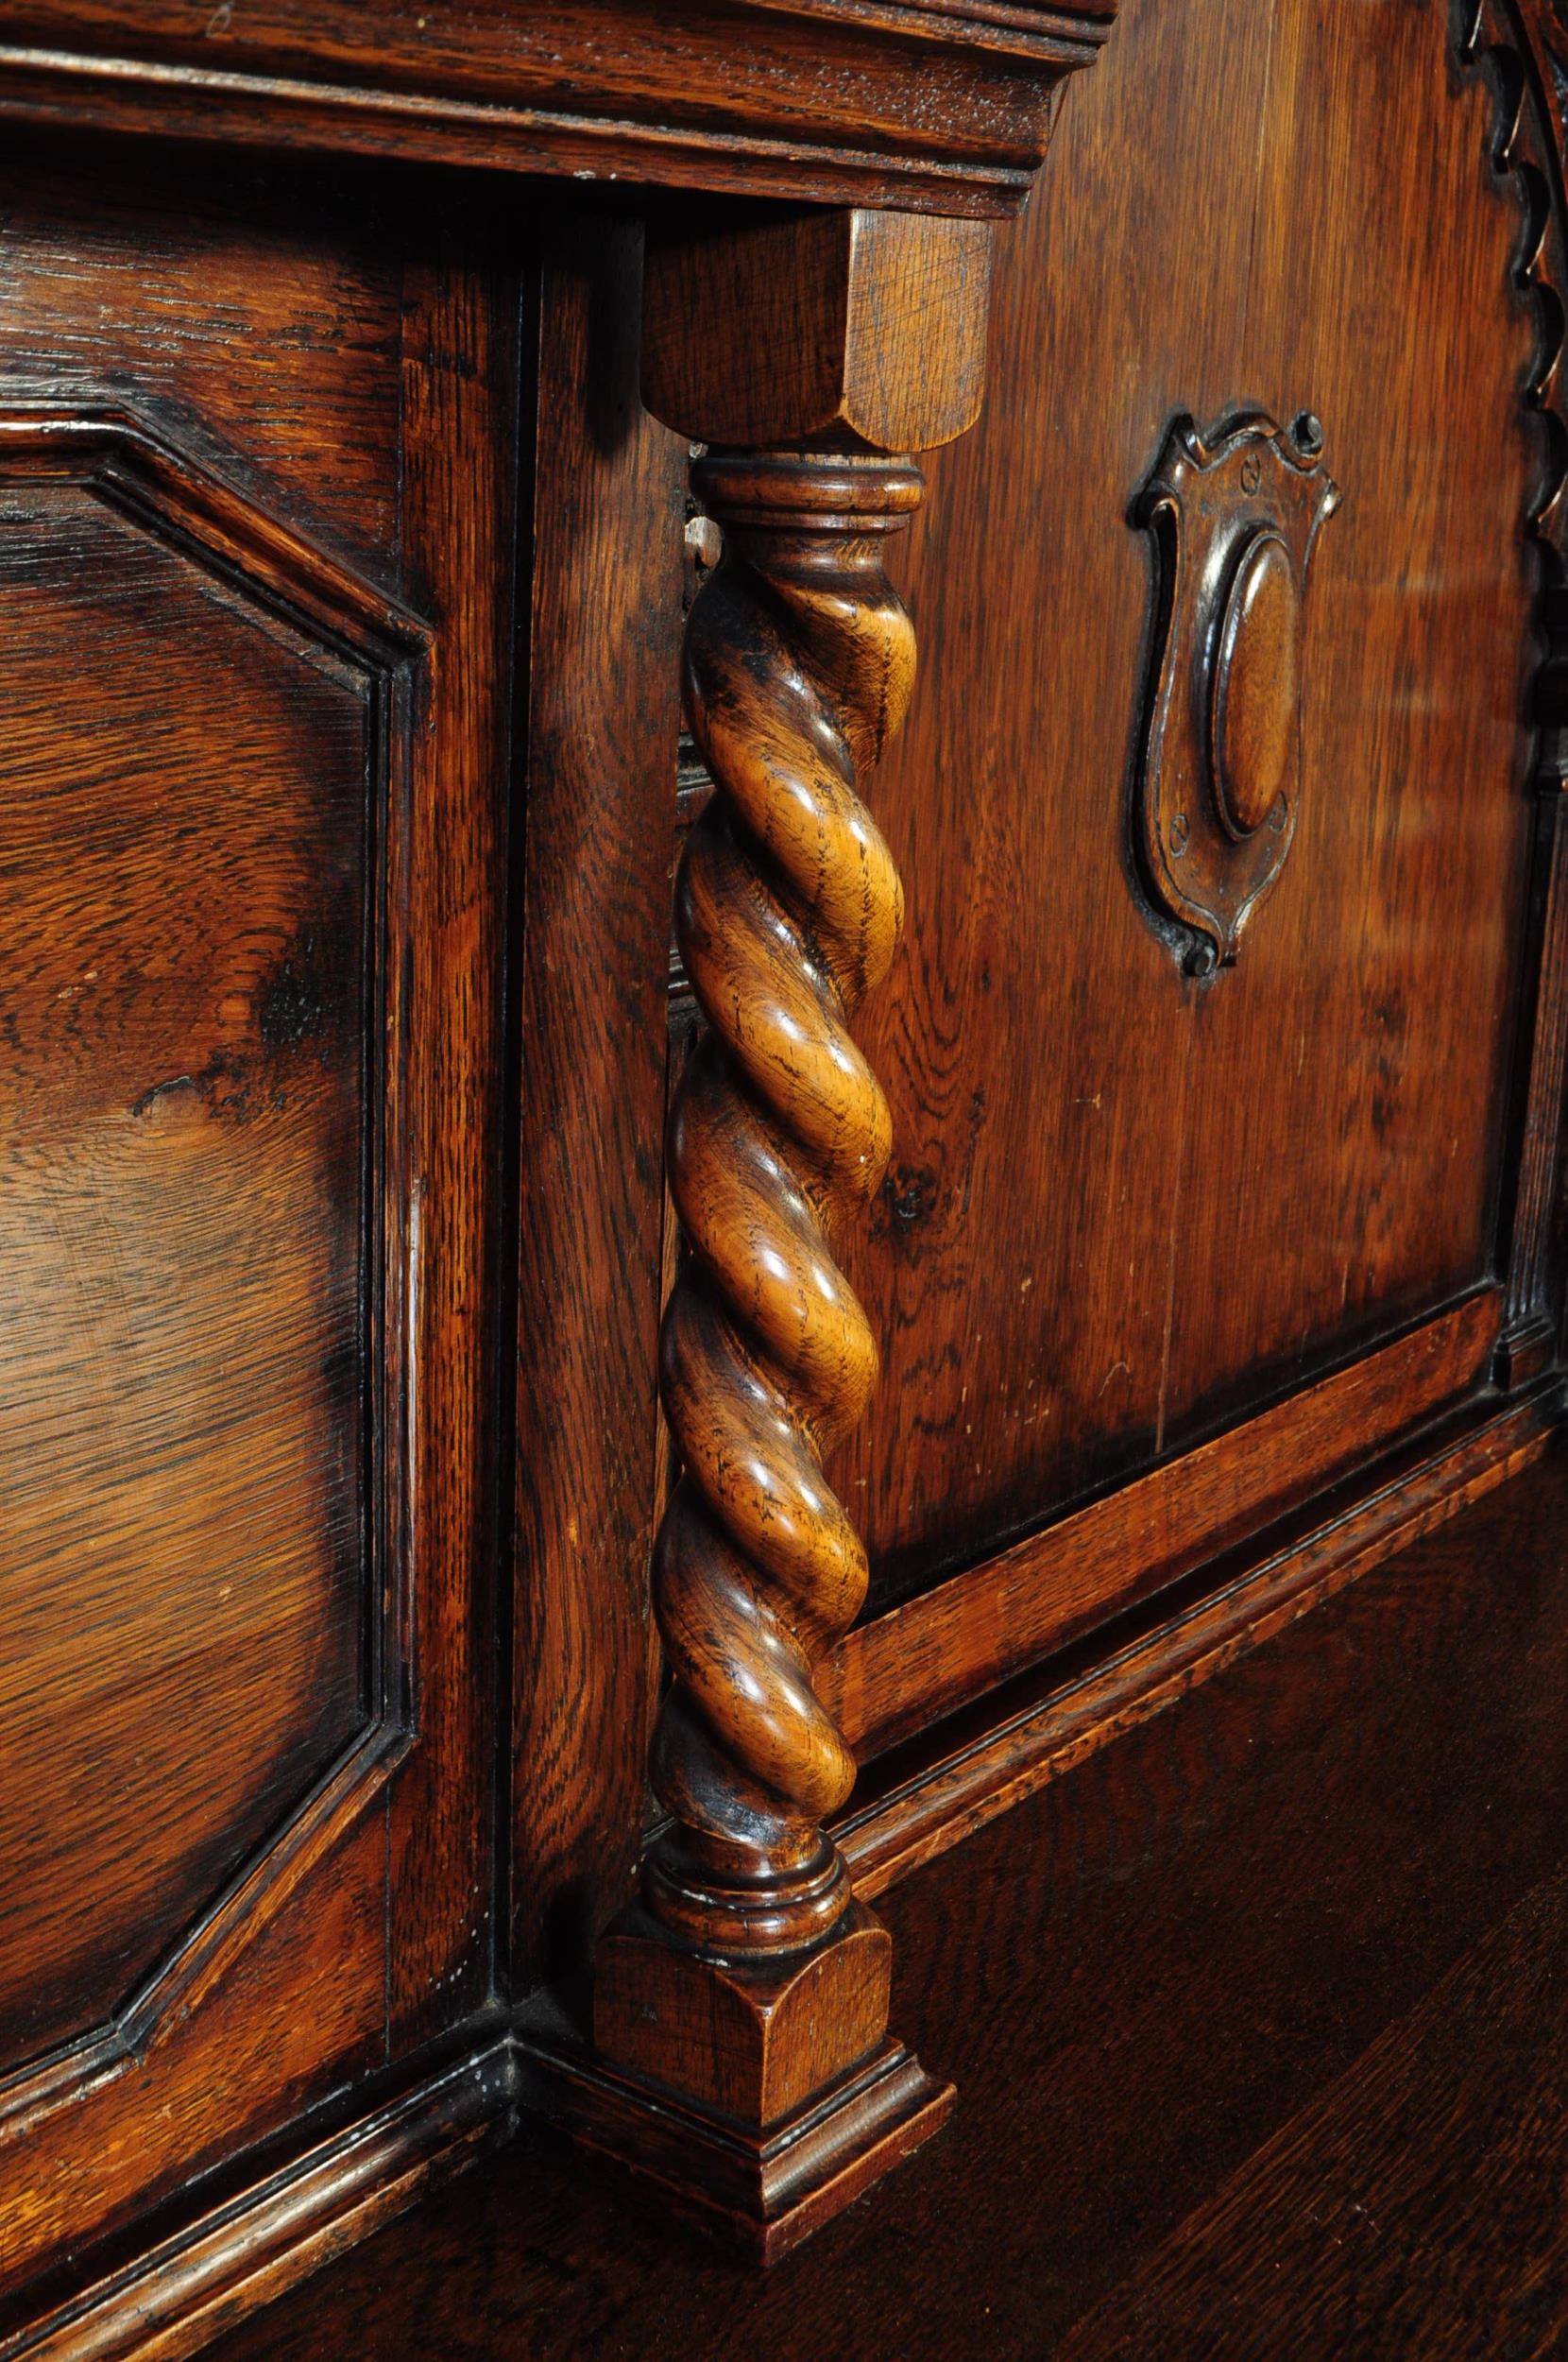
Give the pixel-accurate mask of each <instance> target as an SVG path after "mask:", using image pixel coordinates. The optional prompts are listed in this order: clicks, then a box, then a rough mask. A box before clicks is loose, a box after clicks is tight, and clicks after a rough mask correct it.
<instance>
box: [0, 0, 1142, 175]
mask: <svg viewBox="0 0 1568 2362" xmlns="http://www.w3.org/2000/svg"><path fill="white" fill-rule="evenodd" d="M1115 17H1116V0H1006V5H1005V6H1000V7H998V6H997V5H995V0H936V5H932V0H686V5H684V6H683V7H681V8H680V9H671V8H669V7H666V6H664V5H662V4H661V0H571V5H567V4H566V0H554V5H551V6H549V7H542V8H541V7H537V6H533V5H529V6H526V7H524V6H515V5H503V6H489V7H486V8H484V9H474V8H471V7H466V6H464V5H462V0H373V5H371V6H368V7H367V6H366V5H363V0H217V5H216V6H215V7H213V8H195V9H193V8H190V7H188V6H182V5H179V0H158V5H154V6H150V7H149V6H146V5H145V0H7V4H6V5H5V6H4V7H0V113H4V114H5V115H6V116H8V117H9V119H10V120H11V121H12V122H13V123H15V122H21V123H43V124H48V125H71V126H83V125H85V126H86V127H88V128H91V129H93V130H94V131H102V130H105V129H113V130H121V131H133V132H144V133H145V132H151V133H153V134H155V135H156V136H158V137H162V138H167V137H169V136H170V135H171V134H172V135H176V136H179V137H183V138H186V139H195V140H202V141H212V140H215V139H222V140H227V141H238V142H241V143H246V144H259V145H266V146H269V147H273V148H279V147H294V148H317V149H348V150H357V151H358V152H360V153H362V154H368V155H371V156H379V157H387V156H392V157H406V158H415V159H418V160H421V161H424V162H429V163H443V164H479V165H487V166H493V167H498V168H501V169H504V170H507V171H522V172H533V173H552V174H557V175H562V176H565V175H567V174H570V175H571V177H572V178H573V179H574V180H595V179H599V178H603V179H605V180H636V181H642V182H652V183H655V184H657V183H660V182H673V183H674V184H676V185H678V186H684V187H691V186H696V187H699V188H703V189H725V190H733V191H736V192H738V193H740V194H742V195H746V196H757V195H763V196H767V195H775V196H780V197H808V198H812V199H815V200H817V201H823V200H829V201H836V202H838V203H841V204H842V203H848V204H857V205H892V206H899V207H907V208H909V209H912V210H914V211H917V212H929V213H932V214H944V215H954V214H958V215H962V214H980V215H985V214H1009V213H1012V212H1014V210H1015V209H1016V207H1017V206H1018V205H1019V204H1020V203H1021V202H1022V200H1023V199H1024V197H1026V196H1027V194H1028V191H1029V188H1030V184H1031V179H1032V176H1033V174H1034V172H1035V170H1036V168H1037V167H1038V165H1039V163H1040V159H1041V157H1042V155H1043V154H1044V152H1045V148H1046V143H1047V141H1048V138H1049V135H1050V130H1051V126H1052V123H1053V121H1054V116H1055V99H1056V95H1057V92H1058V89H1059V86H1060V85H1061V83H1062V82H1063V81H1064V80H1065V77H1067V76H1068V75H1070V74H1073V73H1075V72H1077V71H1078V70H1080V69H1081V68H1082V67H1083V66H1086V65H1088V64H1090V63H1092V62H1093V60H1094V58H1095V55H1096V52H1097V50H1098V49H1099V45H1100V44H1101V43H1103V42H1104V40H1105V39H1106V36H1107V35H1108V34H1109V32H1110V30H1111V26H1112V24H1113V22H1114V20H1115Z"/></svg>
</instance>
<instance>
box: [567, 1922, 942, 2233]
mask: <svg viewBox="0 0 1568 2362" xmlns="http://www.w3.org/2000/svg"><path fill="white" fill-rule="evenodd" d="M890 1953H891V1946H890V1943H889V1939H888V1935H887V1931H886V1929H885V1928H884V1927H883V1926H881V1925H880V1923H879V1922H878V1921H877V1920H876V1919H874V1918H873V1917H872V1915H871V1913H870V1912H869V1911H868V1910H866V1909H865V1908H864V1907H863V1906H862V1905H860V1904H852V1905H851V1906H850V1908H849V1909H848V1910H847V1911H846V1912H845V1914H844V1919H843V1921H842V1922H841V1923H840V1925H839V1926H838V1927H837V1928H835V1929H834V1931H833V1933H832V1934H831V1935H830V1936H829V1937H828V1938H827V1942H826V1943H823V1944H821V1945H819V1946H818V1947H816V1948H815V1949H814V1950H812V1951H810V1952H806V1953H797V1954H793V1955H790V1956H787V1957H785V1958H784V1959H782V1960H774V1961H766V1962H756V1961H746V1962H741V1961H732V1962H721V1961H712V1960H703V1959H700V1958H699V1957H697V1956H696V1955H694V1954H692V1953H690V1952H688V1951H685V1950H683V1949H682V1948H681V1947H680V1946H679V1945H678V1944H677V1943H674V1942H673V1940H672V1939H671V1938H670V1937H669V1936H668V1935H666V1934H665V1932H664V1931H663V1929H662V1928H660V1927H659V1926H657V1925H656V1923H655V1922H654V1921H652V1920H651V1919H649V1918H648V1917H647V1915H646V1914H645V1913H643V1912H642V1911H641V1910H633V1911H628V1912H627V1913H625V1914H624V1915H623V1916H622V1918H621V1919H620V1920H618V1921H617V1922H616V1924H615V1926H613V1927H611V1928H610V1929H609V1930H608V1931H607V1932H606V1934H605V1938H604V1939H603V1941H602V1943H601V1944H600V1947H599V1956H598V1982H597V1987H596V1994H595V2003H594V2036H595V2042H596V2045H597V2047H596V2051H595V2053H594V2054H593V2055H591V2056H590V2055H588V2054H586V2053H585V2054H578V2053H572V2052H569V2051H567V2050H566V2049H565V2048H564V2047H563V2048H559V2049H557V2048H554V2046H552V2047H551V2048H550V2049H549V2050H548V2051H546V2050H544V2049H542V2048H541V2049H536V2050H534V2051H533V2052H532V2054H531V2056H530V2059H529V2062H528V2066H527V2068H526V2069H525V2073H526V2075H527V2078H528V2080H529V2082H531V2083H535V2084H536V2085H537V2104H538V2105H539V2107H540V2108H541V2110H542V2112H543V2113H544V2114H546V2115H547V2116H549V2117H550V2118H551V2120H552V2121H554V2123H555V2124H557V2125H558V2126H559V2127H560V2129H561V2130H563V2131H566V2132H568V2133H570V2135H571V2138H572V2139H573V2140H574V2141H576V2142H578V2143H579V2144H580V2145H581V2146H582V2147H584V2148H590V2149H593V2150H595V2151H596V2152H597V2153H598V2154H600V2155H602V2156H605V2157H608V2158H611V2159H613V2160H614V2161H615V2162H616V2163H617V2164H619V2165H622V2166H624V2167H626V2168H627V2169H628V2170H630V2171H631V2172H633V2173H635V2174H636V2175H638V2176H639V2179H640V2180H641V2182H643V2183H644V2185H645V2186H647V2187H649V2188H650V2189H652V2190H656V2192H657V2194H658V2197H659V2198H660V2199H661V2200H662V2202H663V2203H664V2204H665V2205H667V2206H668V2207H670V2208H671V2210H672V2211H673V2212H675V2213H678V2214H680V2215H681V2216H683V2217H686V2218H687V2219H688V2220H690V2221H693V2222H696V2223H698V2224H700V2225H702V2226H704V2227H706V2228H707V2229H708V2230H709V2231H712V2232H715V2233H717V2234H719V2235H720V2236H721V2237H723V2238H724V2241H725V2243H726V2244H727V2245H729V2246H730V2247H732V2248H736V2249H738V2250H739V2251H741V2253H742V2254H744V2255H746V2256H748V2257H749V2258H751V2259H752V2260H753V2261H755V2262H758V2263H762V2264H771V2263H774V2262H775V2261H776V2260H777V2258H778V2257H779V2256H781V2255H785V2254H787V2253H788V2252H789V2251H790V2250H791V2249H792V2248H793V2247H796V2246H798V2244H799V2243H800V2241H801V2240H802V2239H804V2238H807V2237H809V2236H810V2234H811V2232H813V2231H815V2230H816V2229H817V2228H818V2227H819V2226H820V2225H821V2224H822V2223H824V2222H827V2221H828V2220H830V2219H831V2217H833V2216H834V2215H836V2214H839V2213H840V2212H842V2210H843V2209H844V2207H846V2206H848V2205H851V2204H853V2202H854V2200H855V2199H858V2198H860V2197H861V2195H862V2194H863V2193H864V2192H865V2191H866V2190H868V2189H869V2188H870V2187H871V2186H872V2184H873V2183H874V2182H877V2181H878V2180H879V2179H880V2177H881V2176H882V2175H883V2174H884V2173H887V2172H889V2171H891V2170H892V2168H893V2167H894V2166H895V2165H900V2164H901V2163H902V2162H903V2160H904V2159H905V2158H906V2157H908V2156H910V2155H911V2154H912V2152H913V2151H914V2150H915V2149H916V2148H920V2147H921V2145H922V2144H923V2143H924V2142H926V2141H928V2140H929V2138H930V2136H931V2134H932V2133H933V2132H936V2131H939V2130H940V2129H941V2127H942V2125H943V2124H944V2123H945V2122H946V2117H947V2114H948V2113H949V2111H950V2109H951V2107H952V2103H953V2097H954V2095H953V2089H952V2086H951V2085H950V2084H943V2083H939V2082H937V2081H936V2080H934V2079H933V2078H932V2077H931V2076H929V2075H928V2074H927V2073H926V2071H925V2069H924V2068H923V2067H922V2066H921V2064H920V2062H919V2061H918V2060H917V2059H915V2058H913V2057H912V2055H911V2053H910V2052H909V2051H908V2050H907V2049H906V2048H905V2047H904V2045H903V2044H902V2043H900V2042H898V2041H896V2040H895V2039H894V2038H893V2037H892V2036H891V2035H890V2034H889V2033H888V2031H887V2013H888V1984H889V1962H890Z"/></svg>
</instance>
